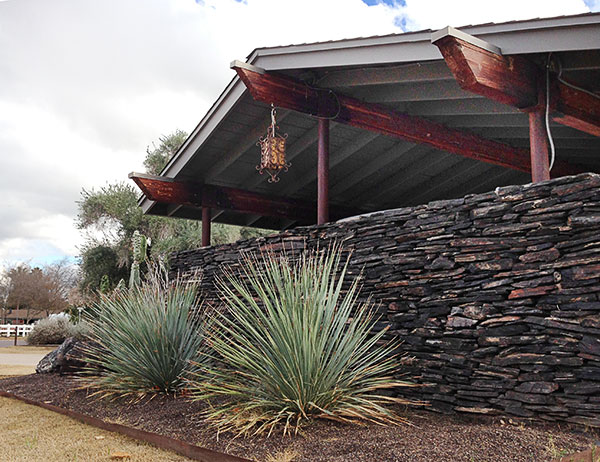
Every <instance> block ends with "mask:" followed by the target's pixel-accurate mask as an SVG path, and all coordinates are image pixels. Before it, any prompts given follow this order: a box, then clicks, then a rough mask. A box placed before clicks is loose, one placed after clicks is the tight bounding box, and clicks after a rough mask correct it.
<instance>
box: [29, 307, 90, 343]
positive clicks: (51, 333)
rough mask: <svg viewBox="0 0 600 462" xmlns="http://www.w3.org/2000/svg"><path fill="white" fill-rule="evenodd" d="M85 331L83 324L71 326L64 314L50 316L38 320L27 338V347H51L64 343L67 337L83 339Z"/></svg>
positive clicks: (67, 316)
mask: <svg viewBox="0 0 600 462" xmlns="http://www.w3.org/2000/svg"><path fill="white" fill-rule="evenodd" d="M86 333H87V329H86V327H85V325H83V324H72V323H71V322H70V320H69V315H67V314H65V313H61V314H56V315H50V316H49V317H47V318H45V319H41V320H39V321H38V322H37V323H36V324H35V325H34V326H33V330H32V331H31V332H30V333H29V335H28V336H27V339H26V340H27V343H28V344H29V345H51V344H59V343H62V342H64V341H65V339H66V338H67V337H77V338H79V339H82V338H84V337H85V335H86Z"/></svg>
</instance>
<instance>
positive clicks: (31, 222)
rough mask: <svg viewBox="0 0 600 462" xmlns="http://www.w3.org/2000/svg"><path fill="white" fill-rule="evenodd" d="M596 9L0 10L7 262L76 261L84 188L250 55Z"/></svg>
mask: <svg viewBox="0 0 600 462" xmlns="http://www.w3.org/2000/svg"><path fill="white" fill-rule="evenodd" d="M589 11H600V0H504V1H502V2H497V1H488V0H452V1H449V0H102V1H98V0H0V197H1V198H2V202H1V205H0V265H1V264H5V265H6V264H15V263H17V262H22V261H26V262H30V263H32V264H44V263H50V262H52V261H55V260H59V259H62V258H65V257H68V258H73V257H76V256H77V255H78V249H79V248H80V246H81V244H82V242H83V241H82V239H83V237H82V236H81V233H80V231H79V230H77V229H76V227H75V223H74V220H75V216H76V213H77V201H78V200H79V198H80V193H81V190H82V188H85V189H92V188H99V187H102V186H104V185H106V184H108V183H113V182H116V181H128V180H127V174H128V173H129V172H131V171H143V166H142V162H143V159H144V156H145V151H146V147H147V146H148V145H150V144H151V143H152V142H153V141H155V140H157V139H158V138H159V137H160V136H161V135H164V134H168V133H171V132H173V131H174V130H175V129H178V128H179V129H182V130H185V131H187V132H191V131H192V130H193V128H194V127H195V126H196V125H197V123H198V122H199V121H200V119H201V118H202V116H203V115H204V114H205V113H206V111H207V110H208V108H209V107H210V106H211V104H212V103H213V102H214V101H215V100H216V98H217V97H218V96H219V94H220V93H221V91H222V90H223V89H224V87H225V85H226V84H227V83H228V82H229V81H230V80H231V78H232V77H233V71H231V70H230V69H229V63H230V62H231V61H232V60H234V59H244V58H245V57H246V56H247V55H248V54H250V53H251V52H252V50H253V49H254V48H258V47H265V46H273V45H287V44H293V43H305V42H314V41H322V40H332V39H341V38H348V37H359V36H370V35H383V34H389V33H402V32H405V31H410V30H419V29H427V28H430V29H438V28H442V27H444V26H447V25H451V26H454V27H459V26H462V25H467V24H479V23H485V22H492V21H493V22H503V21H510V20H517V19H529V18H535V17H552V16H558V15H569V14H578V13H585V12H589Z"/></svg>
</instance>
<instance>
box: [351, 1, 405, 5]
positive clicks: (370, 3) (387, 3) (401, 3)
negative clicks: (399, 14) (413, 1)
mask: <svg viewBox="0 0 600 462" xmlns="http://www.w3.org/2000/svg"><path fill="white" fill-rule="evenodd" d="M362 1H363V2H364V3H366V4H367V5H369V6H373V5H377V4H379V3H385V4H386V5H389V6H396V5H400V6H406V1H405V0H362Z"/></svg>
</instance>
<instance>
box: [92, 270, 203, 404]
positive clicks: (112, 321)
mask: <svg viewBox="0 0 600 462" xmlns="http://www.w3.org/2000/svg"><path fill="white" fill-rule="evenodd" d="M100 297H101V298H100V301H99V302H98V303H97V305H96V306H95V310H94V312H93V313H92V314H91V316H90V317H89V321H88V322H89V324H90V328H91V336H90V337H91V340H93V342H92V343H91V346H89V347H88V349H87V356H88V357H89V361H90V364H91V367H90V368H89V369H88V370H87V374H86V375H85V377H84V381H85V382H87V383H88V384H89V385H91V386H93V387H95V388H97V389H98V392H99V393H100V394H105V395H133V394H138V395H143V394H146V393H152V392H164V393H172V392H176V391H177V390H179V389H180V388H181V387H182V386H183V385H184V383H185V379H186V377H188V376H189V374H190V373H191V372H193V371H194V370H195V369H196V366H194V364H197V363H198V362H200V357H199V354H200V353H199V351H200V349H201V345H202V338H203V337H202V325H203V324H202V322H203V321H202V318H201V317H200V316H199V315H197V314H196V313H195V312H194V310H195V308H196V302H197V287H196V285H194V284H192V283H184V282H182V281H180V280H179V279H178V280H176V281H174V282H168V281H167V280H166V279H165V277H164V276H161V275H160V274H159V273H158V272H156V273H154V274H150V275H149V277H148V278H147V280H145V281H144V282H142V283H141V284H140V285H138V286H135V287H133V288H130V289H125V290H116V291H115V292H113V293H112V294H108V295H105V294H101V296H100ZM94 342H95V343H94Z"/></svg>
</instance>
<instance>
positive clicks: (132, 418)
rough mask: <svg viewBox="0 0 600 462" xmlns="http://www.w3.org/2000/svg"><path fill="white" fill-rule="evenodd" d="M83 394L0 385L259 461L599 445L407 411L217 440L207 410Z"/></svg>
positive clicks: (529, 428)
mask: <svg viewBox="0 0 600 462" xmlns="http://www.w3.org/2000/svg"><path fill="white" fill-rule="evenodd" d="M78 387H79V385H78V384H77V382H75V381H74V380H73V378H70V377H67V376H60V375H57V374H47V375H36V374H34V375H28V376H23V377H11V378H6V379H2V380H0V390H2V391H7V392H11V393H14V394H16V395H19V396H23V397H26V398H29V399H32V400H36V401H41V402H51V404H53V405H55V406H61V407H65V408H68V409H71V410H74V411H77V412H80V413H84V414H88V415H91V416H94V417H98V418H101V419H103V420H107V421H111V422H116V423H121V424H125V425H130V426H133V427H136V428H140V429H143V430H147V431H151V432H155V433H159V434H163V435H167V436H170V437H173V438H178V439H181V440H184V441H187V442H189V443H192V444H196V445H198V446H203V447H206V448H210V449H213V450H217V451H221V452H226V453H230V454H234V455H237V456H241V457H246V458H249V459H255V460H257V461H263V460H267V459H268V457H269V456H276V455H278V454H282V453H284V452H286V451H287V453H288V454H291V453H295V454H296V456H295V457H294V458H293V462H308V461H310V462H319V461H327V462H340V461H353V462H361V461H368V462H380V461H381V462H383V461H399V462H400V461H402V462H404V461H406V462H408V461H410V462H420V461H427V462H431V461H452V462H456V461H466V462H470V461H476V462H482V461H494V462H505V461H506V462H509V461H510V462H519V461H523V462H529V461H536V462H538V461H546V460H551V459H553V458H556V457H558V456H559V455H565V454H568V453H573V452H577V451H583V450H585V449H588V448H589V447H590V446H591V445H592V444H594V443H595V442H597V441H598V440H600V435H599V434H598V433H597V431H592V430H589V429H583V428H581V427H572V426H568V425H564V424H557V423H552V424H550V423H549V424H534V423H529V422H525V421H523V420H520V421H514V420H509V419H508V418H506V417H503V418H501V417H490V416H466V415H442V414H437V413H434V412H431V411H423V410H413V409H405V408H402V409H398V412H399V413H401V414H402V415H404V416H405V417H407V418H408V419H409V420H410V422H412V424H413V425H414V426H400V427H381V426H377V425H370V424H369V425H364V426H358V425H343V424H337V423H332V422H323V421H317V422H315V423H314V424H312V425H311V426H310V427H307V428H305V429H304V430H303V431H302V432H301V433H300V434H298V435H297V436H291V437H290V436H286V437H283V436H280V435H278V436H271V437H270V438H263V437H261V438H258V437H255V438H232V435H229V434H221V435H219V436H218V437H217V435H216V433H215V431H214V428H211V426H210V425H208V424H207V423H206V422H204V421H203V419H202V417H201V416H200V413H201V411H202V409H203V406H202V404H201V403H198V402H195V403H194V402H190V401H188V400H187V399H184V398H173V397H170V396H156V397H154V398H153V399H145V400H143V401H140V402H137V403H130V402H127V401H122V400H121V401H114V400H113V401H108V400H99V399H97V398H90V397H89V396H88V393H87V391H86V390H83V389H79V388H78ZM273 460H277V459H273ZM281 460H292V459H284V458H281Z"/></svg>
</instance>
